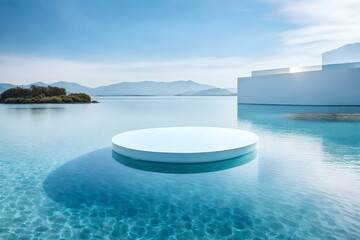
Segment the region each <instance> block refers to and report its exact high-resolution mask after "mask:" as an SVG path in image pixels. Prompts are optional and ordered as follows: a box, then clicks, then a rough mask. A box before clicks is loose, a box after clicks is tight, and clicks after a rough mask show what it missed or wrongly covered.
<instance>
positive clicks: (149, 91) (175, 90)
mask: <svg viewBox="0 0 360 240" xmlns="http://www.w3.org/2000/svg"><path fill="white" fill-rule="evenodd" d="M31 85H37V86H49V85H50V86H54V87H62V88H65V89H66V91H67V92H69V93H79V92H81V93H87V94H89V95H92V96H231V95H235V92H234V91H233V89H222V88H217V87H214V86H211V85H207V84H200V83H197V82H194V81H190V80H188V81H173V82H157V81H142V82H121V83H116V84H112V85H108V86H101V87H96V88H90V87H86V86H83V85H80V84H78V83H72V82H64V81H61V82H55V83H51V84H46V83H43V82H35V83H32V84H27V85H13V84H9V83H0V93H2V92H3V91H5V90H7V89H9V88H13V87H24V88H28V87H30V86H31Z"/></svg>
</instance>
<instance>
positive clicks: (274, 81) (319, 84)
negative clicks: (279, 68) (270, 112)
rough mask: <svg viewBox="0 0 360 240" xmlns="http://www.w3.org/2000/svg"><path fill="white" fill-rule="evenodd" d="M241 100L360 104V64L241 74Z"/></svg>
mask: <svg viewBox="0 0 360 240" xmlns="http://www.w3.org/2000/svg"><path fill="white" fill-rule="evenodd" d="M238 103H246V104H294V105H360V68H352V69H329V70H323V71H312V72H298V73H290V74H278V75H268V76H254V77H246V78H239V79H238Z"/></svg>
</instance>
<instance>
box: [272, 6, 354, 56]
mask: <svg viewBox="0 0 360 240" xmlns="http://www.w3.org/2000/svg"><path fill="white" fill-rule="evenodd" d="M271 2H272V3H274V4H277V5H278V7H279V13H280V14H281V15H283V16H284V17H285V18H286V19H287V21H288V22H290V23H292V24H294V25H295V26H296V27H294V28H293V29H290V30H287V31H284V32H282V33H280V38H281V41H282V45H283V51H284V52H288V53H289V54H298V55H306V54H308V55H312V56H316V55H321V54H322V53H323V52H326V51H329V50H332V49H334V48H338V47H340V46H342V45H345V44H349V43H354V42H359V41H360V1H359V0H341V1H340V0H330V1H329V0H275V1H271Z"/></svg>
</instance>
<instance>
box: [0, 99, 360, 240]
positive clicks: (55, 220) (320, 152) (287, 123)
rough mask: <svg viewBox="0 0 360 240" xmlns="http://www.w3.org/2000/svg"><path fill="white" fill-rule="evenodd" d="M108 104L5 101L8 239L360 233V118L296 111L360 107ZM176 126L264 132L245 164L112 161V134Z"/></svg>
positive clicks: (0, 113) (0, 111)
mask: <svg viewBox="0 0 360 240" xmlns="http://www.w3.org/2000/svg"><path fill="white" fill-rule="evenodd" d="M97 100H98V101H100V102H101V103H100V104H79V105H64V104H59V105H48V104H44V105H0V126H1V127H0V176H1V177H0V239H59V238H63V239H256V238H257V239H358V236H360V220H359V219H360V124H359V123H356V122H332V121H301V120H294V119H291V118H288V115H289V114H292V113H297V112H360V109H358V108H328V107H316V108H315V107H288V106H287V107H276V106H249V105H241V106H237V103H236V98H235V97H104V98H99V99H97ZM165 126H219V127H238V128H241V129H245V130H250V131H253V132H255V133H256V134H258V135H259V137H260V142H259V149H258V151H257V153H256V156H254V157H253V158H251V159H247V160H246V161H245V160H244V161H241V162H238V163H237V164H233V163H232V165H230V164H227V165H226V167H224V165H221V167H220V166H217V167H216V168H217V169H214V168H213V169H210V170H212V171H199V169H196V168H194V171H192V172H191V171H189V170H186V171H185V172H181V173H180V172H176V171H173V170H171V169H170V170H171V171H168V170H167V172H166V171H165V170H164V168H163V167H159V168H158V167H157V168H156V169H157V170H158V171H153V170H154V169H151V166H150V168H149V167H148V166H132V165H131V164H130V165H129V164H127V163H126V161H122V160H119V159H116V158H114V157H113V154H112V151H111V148H110V147H111V138H112V137H113V135H115V134H117V133H120V132H123V131H127V130H133V129H139V128H148V127H165ZM156 169H155V170H156ZM203 169H204V168H203ZM195 170H197V171H195ZM200 170H201V169H200ZM208 170H209V169H208ZM216 170H218V171H216ZM164 171H165V172H164Z"/></svg>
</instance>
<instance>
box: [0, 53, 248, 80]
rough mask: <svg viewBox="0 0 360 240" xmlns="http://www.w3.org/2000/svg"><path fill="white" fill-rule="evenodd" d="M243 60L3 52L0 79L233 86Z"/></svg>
mask: <svg viewBox="0 0 360 240" xmlns="http://www.w3.org/2000/svg"><path fill="white" fill-rule="evenodd" d="M243 63H244V59H241V58H196V59H183V60H174V61H142V62H119V63H103V62H86V61H73V60H67V59H57V58H44V57H33V56H21V55H10V56H9V55H3V56H0V82H10V83H15V84H24V83H31V82H35V81H43V82H46V83H52V82H56V81H73V82H78V83H81V84H84V85H87V86H99V85H106V84H112V83H117V82H122V81H143V80H156V81H174V80H190V79H191V80H194V81H197V82H201V83H209V84H213V85H217V86H221V87H234V86H235V85H236V78H237V76H238V74H239V70H240V68H241V66H242V64H243Z"/></svg>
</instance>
